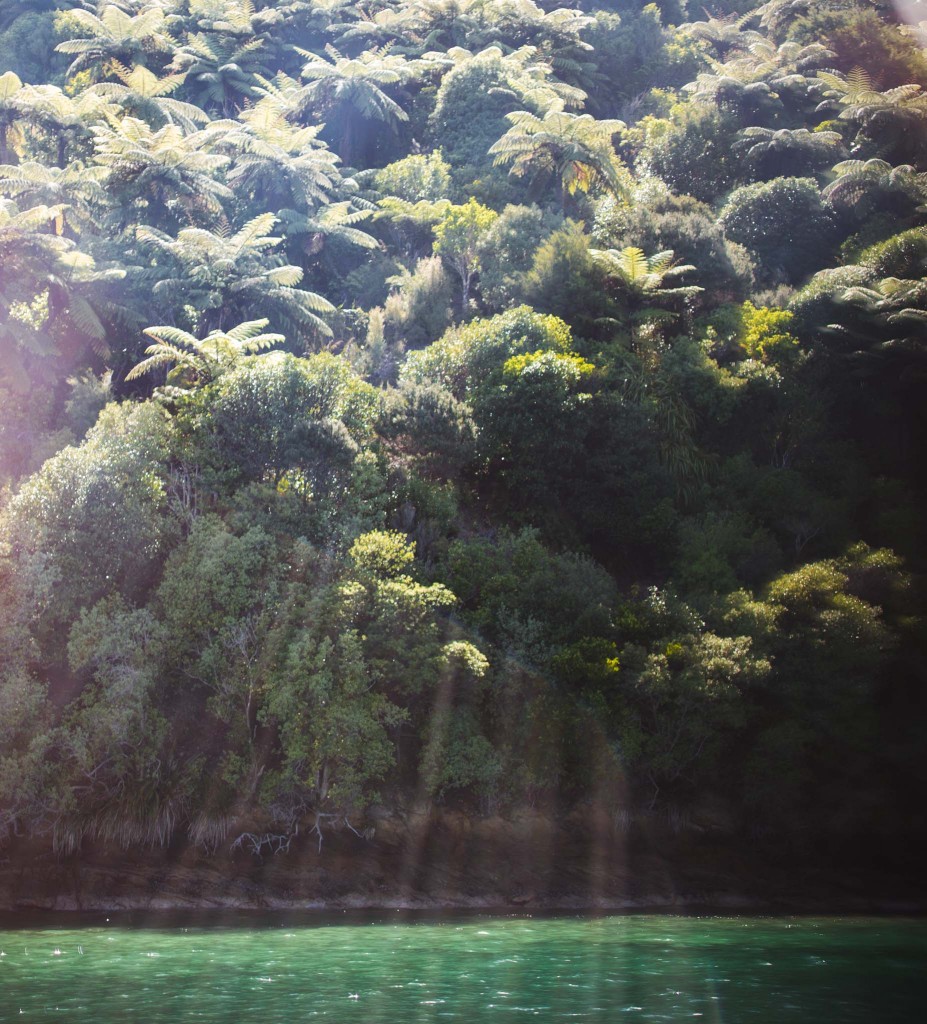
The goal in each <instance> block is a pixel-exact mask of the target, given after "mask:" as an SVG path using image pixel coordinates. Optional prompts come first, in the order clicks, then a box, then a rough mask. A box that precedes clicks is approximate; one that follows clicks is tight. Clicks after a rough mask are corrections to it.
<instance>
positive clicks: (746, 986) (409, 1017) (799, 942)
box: [0, 915, 927, 1024]
mask: <svg viewBox="0 0 927 1024" xmlns="http://www.w3.org/2000/svg"><path fill="white" fill-rule="evenodd" d="M159 921H160V922H161V923H160V924H159ZM4 928H7V930H2V929H4ZM925 968H927V922H925V921H923V920H913V919H892V918H886V919H875V918H756V917H753V918H748V917H737V918H732V917H670V916H663V915H661V916H650V915H632V916H621V917H600V918H531V917H526V916H521V917H508V918H507V917H495V918H486V917H471V918H459V917H458V918H438V919H435V918H431V919H427V918H419V919H411V920H410V919H408V918H405V919H401V918H388V917H382V916H381V917H380V918H379V919H374V920H368V921H361V920H360V919H358V918H353V919H351V918H342V919H341V923H333V922H332V921H331V919H330V918H328V919H318V918H317V919H307V918H305V917H304V918H302V919H300V918H297V917H293V916H290V917H285V916H278V917H267V916H265V917H248V916H245V915H239V916H238V917H237V918H234V919H229V918H227V917H226V918H220V919H216V920H204V919H203V918H202V916H201V917H199V918H192V919H187V921H186V922H185V923H184V922H180V923H177V921H176V919H175V920H173V922H172V924H171V926H170V927H166V926H164V924H163V919H159V918H157V917H149V918H147V919H145V918H143V919H140V920H139V919H133V920H129V919H118V918H117V917H116V916H115V915H111V918H110V920H108V921H107V920H106V919H105V918H104V917H100V918H95V919H94V920H93V922H92V923H88V924H85V925H84V926H82V927H74V926H73V925H72V924H71V923H70V922H68V924H67V925H65V926H61V927H51V926H49V925H48V924H46V923H42V922H41V920H39V922H38V923H36V922H33V923H32V924H31V925H29V926H23V927H19V928H13V929H11V928H8V927H7V926H6V925H5V924H2V923H0V1021H3V1022H5V1021H16V1022H18V1024H22V1022H23V1021H39V1020H41V1021H45V1022H47V1021H49V1020H50V1019H55V1020H60V1021H73V1022H85V1021H86V1022H88V1024H90V1022H93V1024H110V1022H117V1021H118V1022H123V1021H133V1022H144V1024H161V1022H171V1024H176V1022H178V1021H198V1022H217V1024H218V1022H223V1024H224V1022H233V1021H234V1022H250V1021H261V1022H271V1024H277V1022H281V1024H290V1022H303V1021H314V1020H328V1021H333V1022H338V1024H355V1022H356V1024H418V1022H421V1024H424V1022H440V1021H461V1022H465V1024H483V1022H490V1021H491V1022H497V1021H498V1022H502V1021H512V1022H520V1021H523V1020H525V1019H526V1018H532V1017H534V1018H539V1019H540V1020H544V1021H564V1022H566V1021H594V1022H605V1021H608V1022H610V1024H615V1022H622V1021H625V1020H627V1021H633V1022H641V1021H683V1020H687V1021H698V1020H702V1021H705V1022H706V1024H718V1022H726V1024H747V1022H751V1021H756V1022H764V1024H792V1022H799V1021H800V1022H802V1024H838V1022H839V1024H852V1022H855V1021H865V1022H867V1024H876V1022H877V1024H896V1022H906V1024H907V1022H918V1021H921V1020H923V1019H925V1017H927V1014H925V1013H924V1010H923V1009H922V1006H921V1004H922V1002H923V999H924V993H923V990H924V983H925V981H927V971H925Z"/></svg>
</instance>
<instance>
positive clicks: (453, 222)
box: [434, 197, 498, 310]
mask: <svg viewBox="0 0 927 1024" xmlns="http://www.w3.org/2000/svg"><path fill="white" fill-rule="evenodd" d="M497 217H498V214H497V213H495V211H493V210H490V209H489V208H488V207H486V206H482V205H481V204H480V203H478V202H477V201H476V200H475V199H473V198H472V197H471V199H470V201H469V202H468V203H467V204H466V205H464V206H452V207H450V208H449V209H448V210H447V211H446V212H445V214H444V217H443V218H442V219H441V220H440V221H439V222H438V223H437V224H436V225H435V247H434V251H435V253H436V255H438V256H442V257H443V258H444V259H445V260H447V262H448V263H449V264H450V265H451V267H452V268H453V269H454V271H455V273H456V274H457V276H458V277H459V278H460V284H461V293H460V304H461V309H463V310H466V309H467V305H468V303H469V301H470V285H471V283H472V281H473V278H474V275H476V274H478V273H479V271H480V242H481V241H482V239H483V238H484V236H485V234H486V232H487V231H488V230H489V228H491V227H492V225H493V222H494V221H495V220H496V218H497Z"/></svg>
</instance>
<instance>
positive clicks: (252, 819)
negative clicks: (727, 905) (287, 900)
mask: <svg viewBox="0 0 927 1024" xmlns="http://www.w3.org/2000/svg"><path fill="white" fill-rule="evenodd" d="M705 6H706V7H707V9H708V10H707V11H706V10H703V9H702V5H701V3H700V2H699V0H688V5H687V3H686V0H666V2H662V3H650V4H644V3H642V2H636V0H614V2H609V3H606V2H604V0H603V2H602V3H596V2H594V0H589V2H578V3H563V4H561V5H559V6H558V5H557V3H556V2H554V0H539V2H535V0H412V2H402V3H400V2H398V0H367V2H363V3H346V2H342V0H254V2H251V0H115V2H110V0H99V2H95V0H9V2H7V3H5V4H4V5H3V7H2V11H0V846H3V845H5V844H14V846H15V844H16V843H17V842H20V841H30V842H32V843H33V845H34V844H35V843H39V844H46V845H47V847H48V849H50V850H54V851H55V852H57V853H59V854H67V853H73V852H75V851H78V850H80V849H82V848H85V847H86V845H87V844H88V843H94V842H95V843H103V844H112V845H113V846H119V845H121V846H125V847H147V846H160V845H165V844H169V843H172V842H173V843H181V844H187V845H188V846H191V847H197V848H199V849H200V850H201V851H205V852H207V853H209V852H217V851H228V849H229V848H230V847H231V846H233V845H235V844H237V846H238V848H239V849H248V850H251V851H252V852H254V853H257V854H267V853H269V852H274V851H285V850H287V849H289V847H290V844H291V842H292V841H293V840H294V838H295V837H296V836H297V835H298V836H299V837H300V841H304V840H306V837H307V836H309V837H311V842H312V843H313V844H317V845H319V846H320V847H321V848H322V856H323V857H324V854H325V848H324V844H323V839H327V838H328V837H329V835H330V834H332V833H333V832H336V831H340V833H341V834H342V835H347V834H348V833H347V831H346V830H347V828H348V826H350V828H351V829H353V830H355V831H356V833H357V841H358V842H361V841H363V838H362V837H363V836H365V835H366V836H367V837H368V839H369V837H370V836H371V835H372V831H371V829H372V825H371V822H373V821H374V820H375V818H376V816H377V815H378V814H379V815H382V814H386V813H392V814H395V813H402V812H404V811H405V810H408V809H409V808H412V807H417V808H421V807H428V806H432V807H438V806H443V807H445V808H451V809H455V810H459V811H462V812H463V813H464V814H465V815H469V816H474V817H476V816H486V815H490V814H499V815H502V816H505V815H507V814H511V813H514V812H515V811H517V810H518V809H522V808H525V807H531V808H543V809H546V810H548V811H550V812H551V813H552V814H556V815H564V814H567V813H574V814H575V813H576V812H577V811H579V813H582V808H584V807H590V808H591V807H592V806H595V807H596V808H598V809H600V810H601V809H603V808H604V810H605V813H606V814H607V815H610V816H612V820H613V821H614V823H615V824H616V827H618V826H619V825H620V823H622V822H627V821H628V820H629V819H634V818H635V817H636V816H637V817H646V816H648V815H658V814H661V813H662V814H669V815H675V816H676V819H677V820H684V819H685V818H686V815H687V814H690V812H691V809H692V808H695V807H696V806H700V805H704V804H705V802H706V801H708V802H714V803H715V804H716V805H717V804H719V803H720V804H721V805H723V807H724V808H725V809H726V810H725V815H726V816H727V820H728V821H729V822H731V823H732V824H731V825H730V827H732V828H733V829H734V830H735V831H737V832H739V833H742V834H743V835H745V836H747V835H750V836H754V837H757V836H759V837H765V838H764V842H768V843H781V844H783V845H784V846H789V845H790V844H791V846H792V848H793V849H795V848H796V845H795V844H797V848H799V849H801V848H802V844H805V845H807V844H808V843H809V842H814V841H816V840H817V839H818V838H820V837H828V838H829V839H830V840H833V839H835V838H836V839H837V840H838V841H840V842H842V841H843V840H849V839H852V838H853V837H859V836H865V837H868V839H869V840H872V839H873V837H875V839H876V841H877V842H881V841H884V842H886V843H887V844H891V843H894V842H900V841H904V840H907V839H910V838H912V837H917V836H920V835H922V834H923V830H924V826H925V822H924V821H923V818H922V817H921V819H918V817H917V814H918V813H919V814H921V816H922V815H923V812H922V811H920V812H918V811H916V807H918V806H921V805H922V800H921V799H920V798H919V794H920V791H921V789H922V787H923V785H924V783H925V781H927V765H925V757H924V744H923V724H924V719H925V714H924V712H925V700H924V697H925V692H927V691H925V682H927V680H925V672H924V663H925V662H924V658H925V653H927V652H925V650H924V642H923V635H924V634H923V613H924V609H925V595H924V591H923V584H922V573H923V569H924V564H925V563H924V559H925V549H924V535H923V529H922V518H923V507H924V498H925V496H924V493H923V482H922V477H921V476H920V475H919V470H920V467H921V466H922V465H923V460H924V457H925V455H927V451H925V445H924V441H925V408H927V407H925V403H924V385H925V378H927V374H925V371H927V348H925V338H927V283H925V267H927V92H925V88H927V58H925V53H924V50H923V49H922V46H923V44H924V42H925V39H927V22H922V23H921V24H920V26H918V25H914V24H911V23H907V24H906V23H900V22H898V21H897V20H896V12H895V6H893V5H892V4H889V3H874V2H868V0H818V2H816V3H802V2H794V0H770V2H769V3H766V4H764V5H757V4H752V3H749V2H742V0H741V2H738V0H717V2H714V3H710V4H706V5H705ZM898 6H902V5H898ZM922 6H925V5H922V4H917V3H915V4H908V5H906V7H905V10H907V12H908V13H909V14H911V12H912V11H913V15H912V17H913V18H916V16H917V13H918V9H919V8H920V7H922ZM924 17H925V18H927V12H925V14H924ZM913 794H918V796H917V797H914V796H913ZM306 841H308V840H306ZM374 841H376V840H374Z"/></svg>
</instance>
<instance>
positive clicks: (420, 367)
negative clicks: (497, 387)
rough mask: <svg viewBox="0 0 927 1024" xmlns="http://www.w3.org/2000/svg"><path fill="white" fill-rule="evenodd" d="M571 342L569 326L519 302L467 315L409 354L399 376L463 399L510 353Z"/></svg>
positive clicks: (550, 348)
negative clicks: (488, 314)
mask: <svg viewBox="0 0 927 1024" xmlns="http://www.w3.org/2000/svg"><path fill="white" fill-rule="evenodd" d="M570 341H571V339H570V329H569V327H567V325H566V324H565V323H564V322H563V321H562V320H560V319H558V318H557V317H555V316H542V315H540V314H539V313H535V312H534V311H533V310H532V309H530V308H529V307H528V306H518V307H516V308H515V309H512V310H509V311H508V312H507V313H501V314H499V315H498V316H494V317H492V318H490V319H488V320H472V321H471V322H470V323H468V324H466V325H464V326H462V327H456V328H452V329H451V330H449V331H448V332H447V333H446V334H445V335H444V337H443V338H441V339H440V340H439V341H437V342H435V344H433V345H430V346H429V347H428V348H426V349H423V350H422V351H420V352H412V353H410V354H409V357H408V359H407V360H406V362H405V365H404V366H403V368H402V373H401V375H400V381H402V382H406V383H409V384H438V385H440V386H441V387H443V388H446V389H447V390H448V391H450V392H451V394H453V395H454V396H455V397H456V398H458V399H463V398H467V397H470V396H471V395H472V393H473V392H474V391H475V390H476V389H477V388H478V387H479V385H480V383H482V381H483V380H485V378H486V376H487V375H488V374H490V373H491V372H492V371H494V370H498V369H499V368H501V366H502V365H503V364H504V363H505V362H506V360H508V359H510V358H511V357H512V356H515V355H520V354H525V353H527V352H538V351H552V352H566V351H568V350H569V348H570Z"/></svg>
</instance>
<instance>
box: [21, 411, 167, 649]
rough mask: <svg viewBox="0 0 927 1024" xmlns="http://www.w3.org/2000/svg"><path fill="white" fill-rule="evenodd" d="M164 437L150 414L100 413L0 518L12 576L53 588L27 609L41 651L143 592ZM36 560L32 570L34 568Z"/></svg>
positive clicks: (160, 504)
mask: <svg viewBox="0 0 927 1024" xmlns="http://www.w3.org/2000/svg"><path fill="white" fill-rule="evenodd" d="M167 439H168V428H167V425H166V423H165V416H164V413H163V412H162V411H161V410H159V409H158V407H157V406H154V405H145V406H137V407H132V406H117V405H110V406H108V407H107V409H105V410H104V411H103V412H102V413H101V414H100V418H99V420H98V421H97V425H96V426H95V427H94V428H93V429H92V430H90V432H89V433H88V434H87V437H86V438H85V440H84V441H83V442H82V443H81V444H80V445H79V446H78V447H69V448H65V449H63V451H61V452H60V453H59V454H57V455H55V456H54V457H53V458H51V459H49V460H48V461H47V462H46V463H45V465H44V466H43V467H42V469H41V470H40V471H39V472H38V473H37V474H36V475H35V476H33V477H31V478H30V479H29V480H28V481H26V483H24V484H23V486H22V488H21V490H20V491H19V493H18V494H17V495H16V497H15V498H14V499H13V500H12V501H11V502H10V504H9V505H8V506H7V508H6V510H5V511H4V521H3V536H4V541H5V543H6V545H8V547H7V550H8V551H9V552H10V554H11V556H12V557H13V559H14V565H17V566H18V567H19V568H20V570H21V571H24V572H25V571H31V570H30V569H29V566H30V565H32V566H35V565H38V564H43V565H44V568H43V572H45V573H47V574H49V579H50V580H52V581H54V586H53V589H51V590H50V591H49V592H48V594H47V596H46V597H45V599H44V601H43V603H42V604H40V605H37V606H36V607H35V615H36V620H37V626H38V627H39V628H40V630H41V636H42V638H43V642H45V643H47V644H49V645H50V648H51V649H52V650H54V648H55V646H56V645H58V644H60V642H61V635H60V632H56V631H60V629H61V626H62V625H63V624H65V623H69V622H71V621H73V619H74V617H75V616H76V615H77V613H78V612H79V610H80V609H81V608H84V607H89V606H90V605H91V604H93V603H95V602H96V600H98V599H99V598H100V597H102V596H105V595H107V594H114V593H120V592H123V593H126V594H127V595H131V594H133V593H136V592H137V591H138V589H139V588H141V587H142V586H144V583H145V574H146V572H148V571H150V569H151V567H152V564H153V560H154V559H155V558H156V557H157V555H158V553H159V551H160V549H161V545H162V543H163V540H164V538H165V532H166V525H167V524H166V522H165V519H164V483H163V478H162V475H161V469H162V460H163V458H164V450H165V448H166V446H167ZM37 560H38V561H37Z"/></svg>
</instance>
